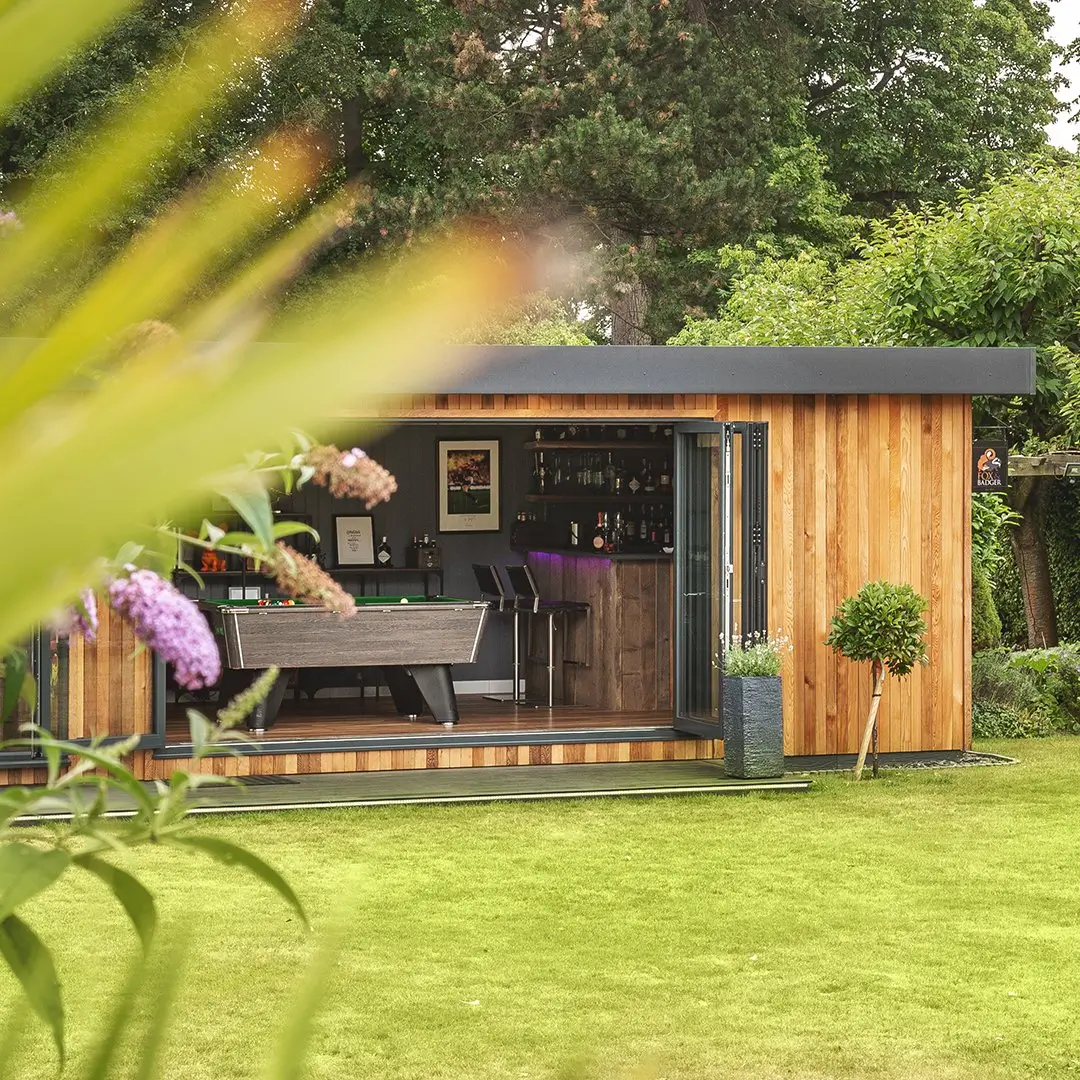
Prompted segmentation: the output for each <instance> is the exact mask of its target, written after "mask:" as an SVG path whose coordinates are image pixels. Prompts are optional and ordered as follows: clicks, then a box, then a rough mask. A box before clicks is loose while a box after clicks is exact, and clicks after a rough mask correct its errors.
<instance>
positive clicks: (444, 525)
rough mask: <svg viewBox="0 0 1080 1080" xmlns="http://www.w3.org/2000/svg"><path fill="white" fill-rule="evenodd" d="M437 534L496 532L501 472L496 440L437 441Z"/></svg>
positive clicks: (498, 521)
mask: <svg viewBox="0 0 1080 1080" xmlns="http://www.w3.org/2000/svg"><path fill="white" fill-rule="evenodd" d="M436 445H437V453H438V462H437V473H436V475H437V478H438V479H437V484H438V492H439V522H438V531H439V532H443V533H448V532H498V531H499V528H500V523H501V516H502V506H501V494H500V493H501V469H500V461H499V440H498V439H440V440H439V441H438V443H437V444H436Z"/></svg>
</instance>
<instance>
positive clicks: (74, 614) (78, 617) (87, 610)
mask: <svg viewBox="0 0 1080 1080" xmlns="http://www.w3.org/2000/svg"><path fill="white" fill-rule="evenodd" d="M71 629H72V630H77V631H78V632H79V633H80V634H82V636H83V637H84V638H85V639H86V640H87V641H93V640H94V638H96V637H97V632H98V614H97V598H96V597H95V596H94V590H93V589H84V590H83V591H82V592H81V593H79V602H78V603H77V604H72V605H71Z"/></svg>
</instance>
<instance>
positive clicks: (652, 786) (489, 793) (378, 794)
mask: <svg viewBox="0 0 1080 1080" xmlns="http://www.w3.org/2000/svg"><path fill="white" fill-rule="evenodd" d="M811 783H812V781H811V778H810V777H808V776H804V775H795V774H789V775H786V776H782V777H777V778H775V779H767V780H737V779H733V778H730V777H727V776H725V775H724V768H723V765H722V763H720V762H716V761H672V762H650V763H647V764H604V765H573V766H570V765H548V766H544V767H542V768H537V769H519V768H505V767H504V768H492V769H451V770H445V771H443V770H440V771H438V772H437V773H432V772H430V771H425V770H408V771H399V772H381V773H344V774H343V773H334V774H330V775H311V776H262V777H258V778H255V777H251V778H249V779H246V780H239V781H236V782H235V783H233V784H229V785H223V786H221V787H212V788H204V789H202V791H201V792H200V794H199V800H200V801H199V805H197V806H196V808H195V809H194V811H193V812H194V813H196V814H218V813H243V812H253V811H267V810H305V809H316V808H318V809H332V808H334V807H338V808H343V807H373V806H392V805H422V804H452V803H486V802H524V801H536V800H547V799H581V798H597V797H605V798H611V797H617V796H630V795H637V796H642V795H743V794H748V793H750V792H754V791H775V792H798V791H806V790H807V789H808V788H809V787H810V785H811ZM109 799H110V802H109V808H108V811H107V813H108V815H109V816H111V817H125V816H130V815H131V814H132V813H133V804H132V803H131V801H130V798H129V797H128V796H126V795H124V794H123V793H114V792H110V795H109ZM68 816H69V815H68V814H66V813H65V812H64V811H63V810H61V809H60V808H59V807H58V808H56V809H53V810H50V809H49V808H48V807H42V808H41V809H40V810H39V812H38V813H36V814H35V815H33V816H32V817H26V818H21V819H19V820H20V822H21V823H22V824H33V823H34V822H38V821H48V820H62V819H65V818H66V817H68Z"/></svg>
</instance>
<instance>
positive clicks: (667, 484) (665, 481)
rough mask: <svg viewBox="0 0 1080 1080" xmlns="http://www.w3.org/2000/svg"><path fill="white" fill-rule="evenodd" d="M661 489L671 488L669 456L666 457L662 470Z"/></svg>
mask: <svg viewBox="0 0 1080 1080" xmlns="http://www.w3.org/2000/svg"><path fill="white" fill-rule="evenodd" d="M660 490H661V491H670V490H671V469H669V468H668V463H667V458H665V459H664V465H663V468H662V469H661V470H660Z"/></svg>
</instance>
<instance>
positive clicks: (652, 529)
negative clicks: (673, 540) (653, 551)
mask: <svg viewBox="0 0 1080 1080" xmlns="http://www.w3.org/2000/svg"><path fill="white" fill-rule="evenodd" d="M649 543H650V544H651V545H652V546H653V547H657V548H658V547H659V546H660V527H659V525H658V524H657V522H656V510H655V508H654V507H650V509H649Z"/></svg>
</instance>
